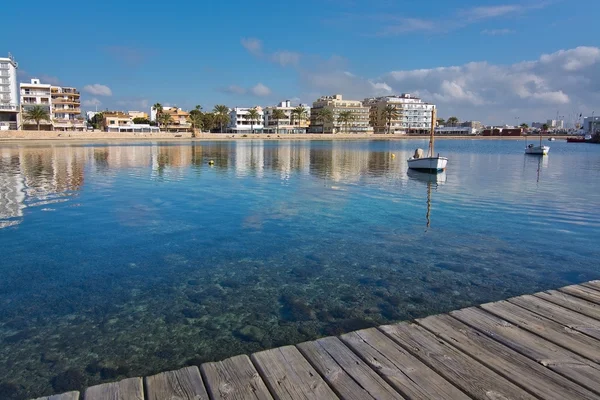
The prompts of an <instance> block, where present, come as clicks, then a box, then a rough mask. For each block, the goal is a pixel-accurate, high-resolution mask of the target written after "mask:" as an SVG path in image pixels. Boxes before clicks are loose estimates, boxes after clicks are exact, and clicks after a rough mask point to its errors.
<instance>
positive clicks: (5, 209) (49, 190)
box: [0, 141, 406, 227]
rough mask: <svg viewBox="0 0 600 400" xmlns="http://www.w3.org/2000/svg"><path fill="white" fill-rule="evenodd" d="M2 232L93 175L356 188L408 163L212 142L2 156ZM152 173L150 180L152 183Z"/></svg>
mask: <svg viewBox="0 0 600 400" xmlns="http://www.w3.org/2000/svg"><path fill="white" fill-rule="evenodd" d="M0 156H1V158H0V162H1V165H0V166H1V168H0V189H1V190H0V227H5V226H8V225H15V224H18V223H20V222H21V220H22V218H23V215H24V209H25V208H27V207H31V206H35V205H43V204H48V203H49V202H58V201H65V200H66V199H68V197H69V196H70V195H72V194H73V193H75V192H77V191H79V190H80V189H81V186H82V185H83V182H84V170H85V173H86V174H91V175H92V176H94V175H98V174H99V175H102V176H105V177H110V179H103V180H102V182H101V183H102V184H108V185H111V184H112V181H113V179H115V177H116V175H117V174H118V172H119V171H120V170H138V171H137V172H133V173H132V172H129V173H128V174H131V175H132V176H134V177H135V176H136V175H138V176H144V175H145V176H148V177H150V178H153V177H154V178H158V177H161V176H168V177H169V178H174V177H175V178H178V177H182V176H184V175H185V174H186V173H187V171H186V168H189V167H193V168H200V167H202V166H206V165H207V162H208V161H209V160H214V168H215V169H216V172H217V173H223V172H225V173H234V174H235V175H236V176H246V175H251V176H255V177H258V178H263V177H264V176H265V175H266V174H273V173H275V174H277V175H279V178H280V179H282V180H286V179H289V177H290V176H292V175H294V174H299V175H313V176H316V177H318V178H323V179H327V180H331V181H335V182H340V181H344V182H357V181H359V180H360V179H361V177H363V176H364V175H365V174H368V175H370V176H384V175H386V174H392V175H394V176H398V175H400V173H403V171H404V167H405V164H406V163H405V160H403V159H401V157H402V155H400V154H399V157H398V158H397V159H393V158H392V157H391V154H390V153H389V152H386V151H370V150H369V149H364V148H353V147H352V146H346V145H345V144H344V143H339V142H334V143H331V144H325V145H321V144H318V145H311V144H310V143H307V142H294V141H280V142H277V143H273V142H263V141H252V142H250V141H248V142H212V143H192V144H177V145H172V144H168V145H164V144H163V145H159V144H157V143H152V144H151V145H118V146H47V147H6V148H0ZM146 172H148V174H147V175H146Z"/></svg>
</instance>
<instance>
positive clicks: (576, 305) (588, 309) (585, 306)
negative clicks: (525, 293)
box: [534, 290, 600, 321]
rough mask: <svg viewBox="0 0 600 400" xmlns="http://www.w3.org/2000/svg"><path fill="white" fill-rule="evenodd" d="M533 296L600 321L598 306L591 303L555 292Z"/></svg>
mask: <svg viewBox="0 0 600 400" xmlns="http://www.w3.org/2000/svg"><path fill="white" fill-rule="evenodd" d="M534 296H536V297H539V298H540V299H543V300H546V301H549V302H551V303H554V304H557V305H559V306H562V307H565V308H568V309H570V310H573V311H577V312H578V313H580V314H583V315H587V316H588V317H591V318H594V319H597V320H598V321H600V304H596V303H591V302H589V301H586V300H583V299H580V298H579V297H575V296H571V295H570V294H566V293H563V292H559V291H557V290H548V291H547V292H541V293H536V294H534Z"/></svg>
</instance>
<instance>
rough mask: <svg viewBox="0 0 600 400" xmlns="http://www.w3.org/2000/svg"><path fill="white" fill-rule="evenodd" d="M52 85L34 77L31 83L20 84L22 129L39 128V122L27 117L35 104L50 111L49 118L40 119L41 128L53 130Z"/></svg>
mask: <svg viewBox="0 0 600 400" xmlns="http://www.w3.org/2000/svg"><path fill="white" fill-rule="evenodd" d="M51 88H52V85H50V84H44V83H41V82H40V80H39V79H35V78H34V79H32V80H31V81H30V82H29V83H21V84H19V89H20V91H21V129H23V130H31V129H37V122H35V121H29V120H27V119H25V114H26V113H27V111H29V110H30V109H31V108H33V107H35V106H39V107H43V108H44V109H45V110H46V112H47V113H48V117H49V119H48V120H42V121H40V129H41V130H44V131H51V130H52V118H51V116H52V107H51V104H52V96H51V94H50V89H51Z"/></svg>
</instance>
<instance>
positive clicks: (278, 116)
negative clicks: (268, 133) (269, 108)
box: [271, 108, 287, 133]
mask: <svg viewBox="0 0 600 400" xmlns="http://www.w3.org/2000/svg"><path fill="white" fill-rule="evenodd" d="M271 118H273V119H274V120H275V121H277V131H276V132H275V133H279V120H282V119H286V118H287V115H286V114H285V111H283V110H282V109H280V108H276V109H274V110H273V113H272V114H271Z"/></svg>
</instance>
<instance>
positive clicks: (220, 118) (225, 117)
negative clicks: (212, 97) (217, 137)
mask: <svg viewBox="0 0 600 400" xmlns="http://www.w3.org/2000/svg"><path fill="white" fill-rule="evenodd" d="M213 113H214V114H215V123H216V124H217V125H219V126H220V127H221V133H223V125H227V124H228V123H229V107H227V106H225V105H222V104H217V105H216V106H215V108H213Z"/></svg>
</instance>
